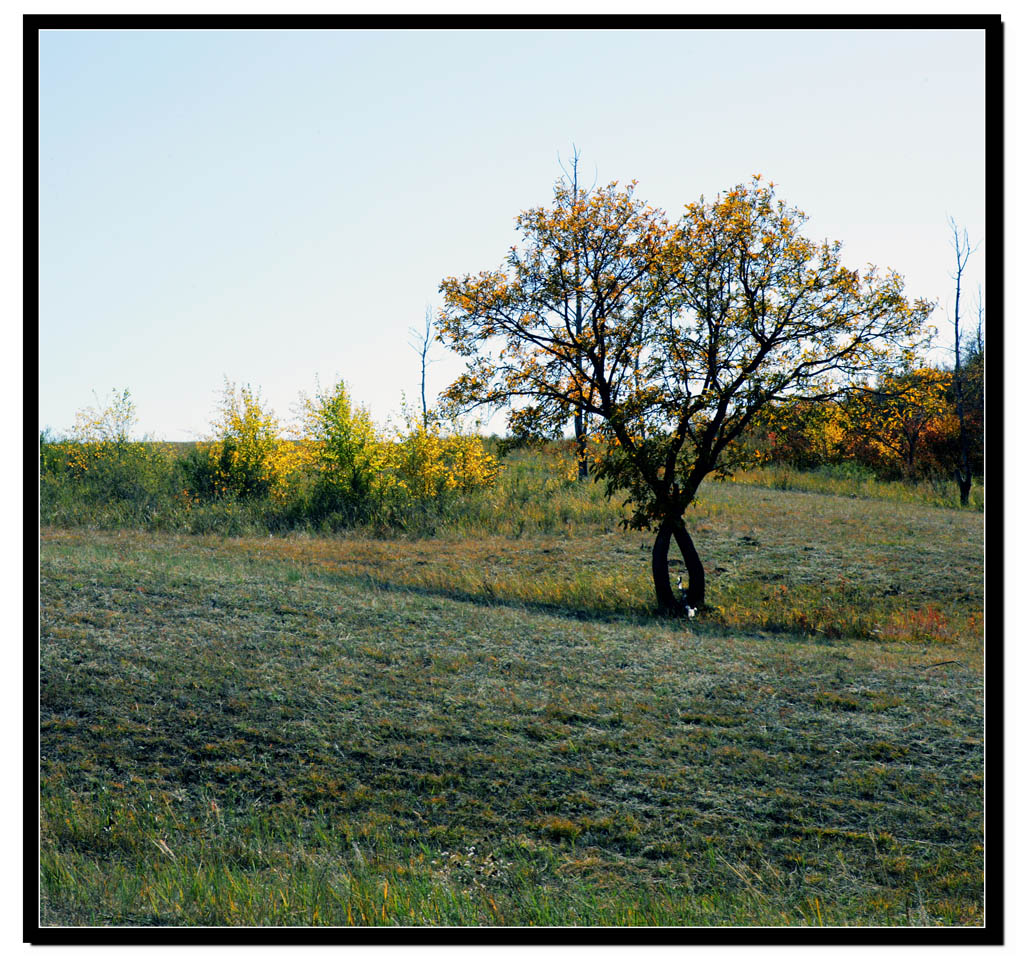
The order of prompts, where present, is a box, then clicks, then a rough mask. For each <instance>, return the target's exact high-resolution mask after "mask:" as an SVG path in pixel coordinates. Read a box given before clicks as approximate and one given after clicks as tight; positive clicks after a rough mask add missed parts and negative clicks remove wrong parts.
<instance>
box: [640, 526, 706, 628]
mask: <svg viewBox="0 0 1024 972" xmlns="http://www.w3.org/2000/svg"><path fill="white" fill-rule="evenodd" d="M673 537H675V540H676V543H677V544H678V545H679V550H680V552H681V553H682V555H683V563H684V564H685V565H686V576H687V580H688V582H689V583H688V585H687V589H686V594H685V595H684V597H683V599H682V600H681V601H680V600H678V599H677V598H676V595H675V592H674V591H673V590H672V577H671V575H670V574H669V569H668V552H669V548H670V547H671V544H672V538H673ZM651 571H652V573H653V575H654V593H655V596H656V597H657V599H658V610H659V611H661V612H662V613H664V614H668V615H671V616H677V615H679V614H681V613H682V609H683V608H684V607H691V608H694V609H698V610H699V609H700V608H702V607H703V606H704V565H703V564H702V563H701V562H700V557H699V556H698V554H697V549H696V548H695V547H694V545H693V540H692V539H690V534H689V533H688V532H687V530H686V524H685V523H684V522H683V521H682V520H671V519H669V518H667V517H666V518H665V519H664V520H662V523H661V526H660V527H659V528H658V533H657V535H656V536H655V538H654V550H653V552H652V554H651Z"/></svg>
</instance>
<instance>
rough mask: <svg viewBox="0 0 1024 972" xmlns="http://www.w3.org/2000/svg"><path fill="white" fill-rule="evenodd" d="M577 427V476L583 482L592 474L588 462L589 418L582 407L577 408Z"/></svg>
mask: <svg viewBox="0 0 1024 972" xmlns="http://www.w3.org/2000/svg"><path fill="white" fill-rule="evenodd" d="M575 427H576V478H577V479H578V480H579V481H580V482H583V480H585V479H586V478H587V476H588V475H590V469H589V468H588V463H587V420H586V418H585V417H584V415H583V410H582V409H577V411H576V416H575Z"/></svg>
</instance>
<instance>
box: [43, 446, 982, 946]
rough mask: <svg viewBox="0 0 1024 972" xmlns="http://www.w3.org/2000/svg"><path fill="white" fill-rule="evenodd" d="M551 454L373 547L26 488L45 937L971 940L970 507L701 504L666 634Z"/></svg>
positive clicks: (735, 499)
mask: <svg viewBox="0 0 1024 972" xmlns="http://www.w3.org/2000/svg"><path fill="white" fill-rule="evenodd" d="M545 463H546V460H545V459H544V458H543V457H541V456H539V455H536V454H534V453H527V452H523V453H518V454H513V455H512V456H510V457H507V458H506V460H505V465H504V468H503V469H502V471H501V473H500V475H499V479H498V482H497V484H496V485H495V487H494V488H493V489H492V490H490V491H487V492H485V493H482V494H468V495H466V496H464V497H459V498H457V499H452V500H450V501H449V502H448V503H447V505H446V506H445V508H444V509H443V510H441V509H438V508H437V507H431V508H430V509H427V508H424V509H423V510H421V511H420V514H419V515H418V518H417V516H413V515H412V514H409V515H408V517H407V522H406V523H404V524H402V525H399V526H396V525H394V524H391V525H390V526H388V527H387V528H386V529H383V528H380V527H378V528H375V529H371V528H363V529H350V530H344V531H341V532H330V533H329V532H325V531H317V530H307V531H303V530H295V529H291V530H286V531H285V532H284V533H283V534H281V533H279V532H276V531H274V530H272V529H269V530H268V529H267V528H266V527H265V525H263V526H261V521H260V520H259V519H258V518H257V517H255V516H247V515H246V513H245V510H244V509H241V508H237V507H236V508H233V510H234V511H233V512H232V513H231V514H230V515H229V514H228V513H227V512H225V511H224V510H225V509H226V508H218V507H216V506H211V507H210V509H209V510H208V511H207V512H206V513H205V514H203V515H204V516H205V519H203V518H201V517H200V516H199V514H198V513H195V512H193V513H190V514H189V516H190V517H194V519H182V520H181V521H180V522H179V523H178V524H177V526H175V524H174V523H173V522H169V521H168V520H161V519H160V518H159V517H156V518H152V517H151V518H150V521H148V522H138V521H132V520H128V521H126V520H119V519H118V518H117V517H116V516H115V515H113V514H103V515H100V514H97V516H96V517H95V518H93V519H89V518H88V517H85V516H82V515H79V516H77V517H76V516H71V515H68V513H67V509H66V508H65V509H64V511H63V513H62V511H61V508H59V505H49V506H47V505H46V504H45V503H44V508H43V527H42V543H41V565H40V567H41V580H40V584H41V591H40V593H41V610H40V692H41V697H40V708H41V711H40V716H41V727H40V730H41V759H42V762H41V778H40V787H41V789H40V800H41V803H40V809H41V846H40V856H41V860H40V864H41V889H42V897H41V903H40V907H41V913H40V921H41V923H42V924H44V925H190V926H192V925H301V926H324V925H342V926H344V925H371V924H377V925H523V926H525V925H615V926H620V925H698V926H714V925H771V926H775V925H782V926H785V925H798V926H820V925H824V926H843V925H858V926H860V925H887V926H888V925H899V926H934V925H979V924H982V923H983V922H984V917H985V916H984V908H983V903H984V866H983V865H984V832H983V811H984V805H983V782H984V781H983V756H984V750H983V746H984V742H983V733H984V722H983V691H984V681H983V674H984V617H983V594H984V587H983V584H984V576H983V525H984V518H983V516H981V515H979V513H978V512H977V510H976V509H968V510H961V509H958V508H953V507H954V506H955V502H950V503H947V502H946V500H945V498H944V497H943V496H942V495H939V494H938V493H937V492H936V491H935V490H932V491H930V492H929V491H928V490H927V489H925V488H917V487H912V486H905V487H897V486H895V485H894V486H893V488H892V489H891V490H889V492H888V493H886V494H884V495H880V494H879V493H880V492H881V491H879V490H878V489H877V488H875V487H873V486H872V485H871V484H870V483H860V484H858V483H857V482H855V481H845V480H842V479H838V478H833V479H828V478H827V477H823V476H818V477H817V478H816V479H815V478H814V477H813V476H807V475H805V474H801V473H797V472H794V471H788V472H785V473H784V474H782V473H779V474H778V475H779V477H780V478H778V479H776V480H774V481H773V480H770V479H768V478H767V477H768V474H767V473H765V474H761V475H763V476H764V477H765V478H764V479H763V480H762V481H760V482H758V481H756V479H755V477H754V476H753V475H751V476H750V477H748V478H749V479H750V481H747V482H743V481H737V482H708V483H706V484H705V486H704V488H703V489H702V493H701V502H700V504H699V505H698V506H697V507H696V508H695V509H694V510H693V511H692V514H691V516H690V517H688V522H689V524H690V528H691V533H692V534H693V536H694V540H695V542H696V544H697V546H698V549H699V550H700V552H701V554H702V556H703V558H704V563H705V567H706V569H707V571H708V579H709V583H708V598H709V603H710V610H709V611H708V613H707V614H705V615H701V616H700V617H698V618H697V619H695V620H693V621H667V620H664V619H662V618H660V617H659V616H658V615H657V614H656V613H655V611H654V596H653V590H652V587H651V581H650V543H651V537H650V535H647V534H643V533H625V532H623V531H622V530H620V529H619V528H618V521H619V519H620V518H621V509H620V508H619V507H617V506H616V505H615V503H614V502H609V501H607V500H606V499H605V498H604V497H603V495H602V491H601V488H600V486H599V485H596V484H591V483H583V484H580V483H570V482H566V481H565V479H564V477H562V478H561V479H560V478H559V477H557V476H554V475H551V468H549V465H546V464H545ZM801 477H803V478H801ZM741 479H742V477H741ZM772 487H774V488H772ZM873 490H874V493H875V494H874V495H873V492H872V491H873ZM975 495H976V497H978V499H977V500H976V502H979V503H980V502H983V500H982V499H981V497H982V496H983V492H982V490H981V489H980V488H979V489H977V490H976V493H975ZM218 509H220V512H219V513H218V512H217V510H218ZM104 516H105V517H106V519H104ZM232 517H233V518H232ZM271 534H273V535H271Z"/></svg>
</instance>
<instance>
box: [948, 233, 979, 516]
mask: <svg viewBox="0 0 1024 972" xmlns="http://www.w3.org/2000/svg"><path fill="white" fill-rule="evenodd" d="M949 226H950V229H951V230H952V232H953V239H952V244H953V252H954V254H955V256H956V270H955V271H954V272H953V273H952V274H950V276H951V277H952V278H953V280H954V281H955V282H956V295H955V297H954V302H953V318H952V321H951V323H952V324H953V396H954V401H955V402H956V417H957V422H958V423H959V427H960V432H959V445H960V454H959V456H958V457H957V466H956V469H955V470H954V475H955V477H956V484H957V486H958V487H959V489H960V505H961V506H966V505H967V503H968V500H969V499H970V495H971V463H970V458H969V457H968V453H967V423H966V421H965V418H964V411H965V410H964V399H965V395H964V375H963V360H962V354H961V346H962V328H961V324H960V292H961V287H962V284H963V276H964V269H965V268H966V266H967V260H968V259H969V258H970V255H971V253H973V252H974V248H972V247H971V240H970V236H969V235H968V232H967V230H966V229H964V230H961V228H960V227H959V226H957V224H956V220H955V219H952V218H950V220H949ZM979 333H980V332H979Z"/></svg>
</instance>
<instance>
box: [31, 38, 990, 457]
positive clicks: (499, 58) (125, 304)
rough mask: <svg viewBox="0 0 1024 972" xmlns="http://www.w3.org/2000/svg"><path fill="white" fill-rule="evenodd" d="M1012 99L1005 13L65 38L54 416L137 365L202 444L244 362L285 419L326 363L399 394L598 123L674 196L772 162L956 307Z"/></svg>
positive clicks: (56, 74)
mask: <svg viewBox="0 0 1024 972" xmlns="http://www.w3.org/2000/svg"><path fill="white" fill-rule="evenodd" d="M984 120H985V116H984V37H983V33H982V32H981V31H940V30H919V31H891V32H890V31H836V32H828V31H810V30H802V31H787V30H776V31H766V32H765V31H687V30H678V31H643V30H622V31H512V32H508V31H499V32H493V33H492V32H479V31H447V30H436V31H394V32H392V31H369V32H362V31H351V32H350V31H327V32H316V31H315V32H307V31H266V32H264V31H239V32H222V31H211V32H205V31H153V32H107V31H97V30H92V31H59V32H58V31H47V32H44V33H43V34H42V35H41V38H40V425H41V426H42V427H47V426H48V427H50V428H51V429H53V430H54V431H57V432H60V431H63V430H65V429H67V428H68V427H69V426H70V425H71V424H72V423H73V421H74V416H75V411H76V410H77V409H79V408H81V407H83V406H86V405H90V404H93V403H94V399H93V391H94V390H95V391H96V393H97V394H98V395H99V397H100V398H101V399H103V398H104V396H106V395H108V394H109V392H110V389H111V388H114V387H117V388H124V387H127V388H129V389H130V390H131V392H132V396H133V398H134V400H135V402H136V405H137V409H138V417H139V426H138V432H139V433H140V434H148V435H151V436H153V437H155V438H158V439H187V438H194V437H197V436H201V435H204V434H206V432H207V431H208V429H209V421H210V418H211V417H212V415H213V413H214V410H215V406H216V403H217V401H218V399H219V396H220V388H221V386H222V384H223V379H224V376H225V375H227V376H228V377H229V378H231V379H232V380H233V381H235V382H238V383H243V382H247V383H250V384H252V385H253V386H259V387H260V388H261V389H262V392H263V395H264V397H265V398H266V399H267V401H268V402H269V403H270V405H271V406H272V407H273V408H274V410H275V411H276V412H277V413H278V415H279V416H280V417H281V418H284V419H288V418H289V417H290V415H291V407H292V405H293V403H294V402H295V401H296V399H297V397H298V393H299V391H300V390H302V389H306V390H312V388H313V387H314V385H315V381H316V375H317V374H319V375H320V377H321V380H322V381H323V382H324V383H327V382H330V381H333V380H334V378H336V377H342V378H344V379H345V381H346V383H347V384H348V386H349V388H350V390H351V392H352V394H353V396H354V398H355V399H356V400H357V401H359V402H362V403H364V404H365V405H367V406H369V407H370V409H371V411H372V413H373V415H374V417H375V418H376V419H378V420H383V419H385V418H387V417H388V415H389V414H390V415H392V416H396V415H397V413H398V411H399V407H400V402H401V395H402V393H403V391H404V392H405V393H406V395H407V397H408V398H409V400H410V402H412V403H415V402H417V401H418V389H419V374H418V360H417V357H416V355H415V353H414V352H413V351H412V350H411V349H410V348H409V347H408V344H407V342H408V340H409V333H408V332H409V328H411V327H412V328H419V327H422V323H423V315H424V309H425V306H426V305H427V304H432V305H434V307H435V308H436V307H438V306H439V304H440V298H439V295H438V293H437V286H438V284H439V282H440V281H441V279H442V278H443V277H445V276H448V275H458V274H463V273H466V272H474V271H479V270H483V269H497V268H498V267H499V265H500V264H501V261H502V259H503V257H504V255H505V253H506V251H507V249H508V247H509V246H510V245H512V244H513V243H515V242H517V238H516V234H515V229H514V223H515V217H516V215H517V214H518V213H519V212H520V211H521V210H522V209H524V208H526V207H528V206H532V205H538V204H545V203H547V202H548V201H549V200H550V197H551V188H552V185H553V183H554V181H555V180H556V179H557V178H558V176H559V175H560V171H559V165H558V155H559V154H561V156H562V158H563V159H565V158H566V157H567V156H569V155H571V151H572V149H571V145H572V143H575V144H576V145H577V146H578V147H579V149H580V151H581V153H582V172H583V175H584V178H585V179H586V180H587V181H588V182H590V181H592V180H593V179H594V178H595V175H596V179H597V181H598V182H599V183H601V184H604V183H606V182H608V181H610V180H612V179H618V180H620V181H622V182H626V181H628V180H630V179H637V180H638V182H639V185H638V189H637V192H638V195H639V196H640V197H641V198H643V199H646V200H647V201H649V202H650V203H652V204H654V205H657V206H660V207H662V208H664V209H665V210H666V211H667V212H668V213H669V214H670V215H673V216H675V215H678V214H680V213H681V212H682V209H683V207H684V205H685V204H686V203H687V202H690V201H693V200H694V199H696V198H697V197H698V196H700V195H701V194H704V195H705V196H709V197H710V196H714V195H715V194H716V193H717V192H719V191H721V190H724V189H727V188H729V187H731V186H733V185H735V184H736V183H738V182H741V181H746V180H747V179H749V177H750V176H751V175H752V174H753V173H754V172H760V173H763V175H764V176H765V178H766V179H770V180H772V181H774V182H775V184H776V186H777V187H778V190H779V193H780V195H781V196H782V197H783V198H785V199H786V200H788V201H789V202H791V203H794V204H796V205H798V206H800V207H801V208H802V209H804V210H805V211H806V212H807V213H808V215H809V216H810V217H811V220H810V223H809V224H808V227H807V232H808V233H809V234H810V235H811V236H813V237H815V238H823V237H828V238H830V239H840V240H843V241H844V242H845V244H846V250H845V252H846V260H847V262H848V263H849V264H851V265H855V266H864V265H865V264H867V263H869V262H873V263H876V264H878V265H880V266H882V267H886V266H892V267H894V268H895V269H897V270H899V271H900V272H902V273H904V274H905V276H906V280H907V291H908V293H909V294H910V295H911V296H926V297H930V298H934V299H939V300H940V301H942V302H943V304H944V303H945V302H946V300H947V298H950V297H951V295H952V281H951V280H950V278H949V272H950V270H951V267H952V262H953V261H952V251H951V248H950V245H949V229H948V226H947V218H948V217H949V216H953V217H955V218H956V219H957V221H958V222H959V223H960V224H961V225H962V226H965V227H967V228H968V229H969V231H970V234H971V238H972V240H976V241H979V242H983V241H984V236H985V224H984V134H985V133H984ZM985 252H986V251H985V247H984V246H982V248H981V250H980V251H979V253H978V255H976V256H975V257H973V258H972V261H971V263H970V264H969V267H968V280H967V292H968V297H969V301H968V303H969V304H970V302H971V301H973V297H974V294H975V291H976V288H977V284H978V283H979V282H982V280H983V273H982V271H983V265H984V264H983V261H984V258H985ZM934 322H935V323H936V324H938V325H940V327H941V329H942V331H943V333H944V334H945V335H947V339H946V343H948V334H949V332H950V328H949V327H948V325H947V324H946V313H945V310H944V307H943V306H942V305H940V308H939V310H938V311H937V312H936V315H935V317H934ZM435 357H436V358H437V359H438V360H437V362H436V363H435V364H434V365H433V366H432V367H431V369H430V371H429V373H428V394H429V395H431V397H432V396H433V395H435V394H436V393H437V392H438V391H440V390H441V387H442V386H443V385H444V384H446V383H447V382H448V381H450V380H451V379H452V378H454V376H455V375H456V374H457V373H458V370H459V367H460V364H459V361H458V359H457V358H455V357H454V356H453V355H451V354H450V353H449V352H447V351H444V350H441V349H438V350H437V351H436V353H435Z"/></svg>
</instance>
